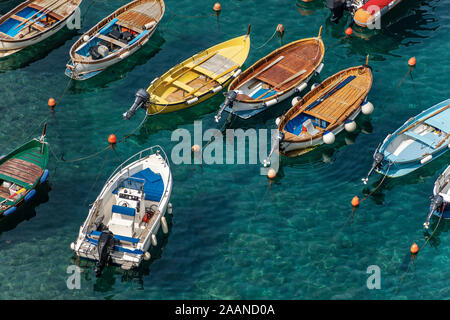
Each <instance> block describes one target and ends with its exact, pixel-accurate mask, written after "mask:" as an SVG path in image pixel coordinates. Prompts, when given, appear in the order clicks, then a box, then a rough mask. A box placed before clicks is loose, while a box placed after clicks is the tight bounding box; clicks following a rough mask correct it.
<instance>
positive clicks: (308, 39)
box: [228, 35, 325, 104]
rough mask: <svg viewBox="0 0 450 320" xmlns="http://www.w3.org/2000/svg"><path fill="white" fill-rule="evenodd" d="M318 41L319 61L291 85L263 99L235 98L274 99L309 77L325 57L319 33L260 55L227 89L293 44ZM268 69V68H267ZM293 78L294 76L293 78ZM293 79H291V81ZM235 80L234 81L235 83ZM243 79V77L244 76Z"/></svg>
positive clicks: (230, 88) (258, 101) (248, 100)
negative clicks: (262, 55)
mask: <svg viewBox="0 0 450 320" xmlns="http://www.w3.org/2000/svg"><path fill="white" fill-rule="evenodd" d="M313 40H315V41H318V42H319V49H320V51H321V58H320V59H319V61H318V62H317V63H316V65H315V66H314V68H312V69H311V71H310V72H308V73H306V72H305V73H304V74H301V75H299V76H298V80H297V81H296V82H295V83H294V84H293V85H291V86H289V87H288V88H287V89H285V90H283V91H280V92H277V93H276V94H274V95H272V96H269V97H267V98H264V99H251V100H250V99H238V98H236V101H238V102H242V103H246V104H260V103H261V102H265V101H269V100H273V99H276V98H278V97H280V96H282V95H283V94H284V93H286V92H289V91H291V90H293V89H294V88H295V87H297V86H299V85H300V84H301V83H302V82H303V81H305V80H306V79H308V78H309V76H311V75H312V74H313V73H314V72H315V71H316V70H317V68H318V67H319V66H320V64H321V63H322V61H323V58H324V57H325V45H324V43H323V40H322V37H321V36H320V35H319V36H317V37H310V38H304V39H299V40H296V41H293V42H290V43H288V44H286V45H284V46H282V47H281V48H278V49H276V50H275V51H272V52H271V53H269V54H268V55H266V56H264V57H262V58H261V59H259V60H258V61H256V62H255V63H254V64H252V65H251V66H250V67H249V68H247V69H246V70H245V71H244V72H242V73H241V74H240V75H239V76H238V77H236V78H235V79H234V80H233V81H232V82H231V83H230V85H229V86H228V91H230V90H234V89H235V87H237V86H239V83H238V82H239V80H240V79H242V78H244V76H245V75H251V73H253V72H254V71H255V70H256V69H257V68H258V67H260V66H262V65H263V64H264V63H267V60H268V59H271V58H274V57H276V56H281V55H282V53H283V52H284V51H286V50H288V49H290V48H292V47H294V46H301V45H302V42H309V41H313ZM269 70H270V68H269ZM294 79H295V78H294ZM294 79H292V80H291V81H293V80H294ZM235 81H236V83H235ZM244 81H246V80H245V78H244Z"/></svg>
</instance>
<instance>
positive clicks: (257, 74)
mask: <svg viewBox="0 0 450 320" xmlns="http://www.w3.org/2000/svg"><path fill="white" fill-rule="evenodd" d="M283 58H284V56H281V57H278V59H276V60H275V61H274V62H272V63H271V64H269V65H268V66H266V67H264V68H263V69H262V70H261V71H259V72H258V73H256V74H255V75H253V76H251V77H250V78H248V79H247V80H245V81H244V82H243V83H241V84H239V88H240V87H242V86H243V85H244V84H246V83H247V82H249V81H250V80H252V79H254V78H256V77H257V76H259V75H260V74H261V73H263V72H264V71H266V70H268V69H270V68H272V67H273V66H274V65H275V64H277V63H278V62H280V61H281V60H282V59H283Z"/></svg>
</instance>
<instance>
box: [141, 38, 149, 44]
mask: <svg viewBox="0 0 450 320" xmlns="http://www.w3.org/2000/svg"><path fill="white" fill-rule="evenodd" d="M149 39H150V38H147V39H145V40H144V41H142V43H141V46H143V45H144V44H146V43H147V42H148V40H149Z"/></svg>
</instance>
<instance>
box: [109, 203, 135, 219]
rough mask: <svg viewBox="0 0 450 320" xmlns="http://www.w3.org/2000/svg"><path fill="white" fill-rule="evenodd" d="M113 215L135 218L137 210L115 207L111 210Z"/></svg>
mask: <svg viewBox="0 0 450 320" xmlns="http://www.w3.org/2000/svg"><path fill="white" fill-rule="evenodd" d="M111 211H112V213H118V214H121V215H125V216H130V217H134V216H135V215H136V209H134V208H128V207H122V206H118V205H115V204H114V205H113V206H112V209H111Z"/></svg>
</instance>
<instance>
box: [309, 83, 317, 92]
mask: <svg viewBox="0 0 450 320" xmlns="http://www.w3.org/2000/svg"><path fill="white" fill-rule="evenodd" d="M318 85H319V84H318V83H314V84H313V85H312V86H311V91H313V90H314V89H315V88H317V86H318Z"/></svg>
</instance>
